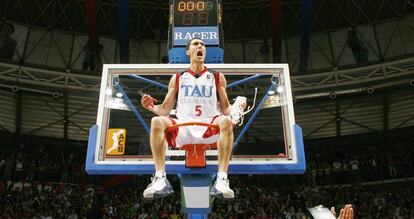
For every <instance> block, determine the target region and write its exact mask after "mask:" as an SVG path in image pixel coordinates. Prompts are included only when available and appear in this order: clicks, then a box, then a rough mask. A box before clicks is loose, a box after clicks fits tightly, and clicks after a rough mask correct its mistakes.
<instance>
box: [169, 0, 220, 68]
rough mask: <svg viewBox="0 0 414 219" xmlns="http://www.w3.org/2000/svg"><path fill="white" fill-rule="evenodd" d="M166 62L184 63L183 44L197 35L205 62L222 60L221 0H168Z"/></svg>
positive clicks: (185, 60)
mask: <svg viewBox="0 0 414 219" xmlns="http://www.w3.org/2000/svg"><path fill="white" fill-rule="evenodd" d="M168 37H169V40H168V44H169V45H168V47H169V54H168V56H169V62H170V63H186V62H188V58H187V57H186V56H185V45H186V43H187V41H188V40H190V39H192V38H194V37H198V38H200V39H202V40H203V41H204V43H205V45H206V47H207V56H206V63H222V62H223V50H222V49H221V47H222V44H223V43H222V41H223V37H222V6H221V0H170V18H169V34H168Z"/></svg>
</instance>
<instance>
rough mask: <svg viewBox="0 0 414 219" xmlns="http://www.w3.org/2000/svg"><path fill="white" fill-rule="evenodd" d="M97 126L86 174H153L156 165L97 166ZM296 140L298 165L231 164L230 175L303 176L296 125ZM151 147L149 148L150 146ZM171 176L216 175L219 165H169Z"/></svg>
mask: <svg viewBox="0 0 414 219" xmlns="http://www.w3.org/2000/svg"><path fill="white" fill-rule="evenodd" d="M97 131H98V127H97V125H94V126H92V127H91V129H90V130H89V140H88V150H87V153H86V166H85V169H86V172H87V173H88V174H153V173H154V171H155V170H154V164H152V163H151V164H139V163H138V164H99V165H97V164H95V162H94V157H95V146H96V133H97ZM294 131H295V133H294V136H295V140H296V150H297V157H298V162H297V163H294V164H292V163H287V164H257V165H252V164H231V165H230V166H229V171H228V173H229V174H303V173H304V172H305V170H306V161H305V152H304V147H303V138H302V129H301V128H300V126H299V125H297V124H294ZM148 147H149V146H148ZM166 171H167V173H169V174H214V173H216V172H217V165H207V166H206V168H202V169H201V168H200V169H190V168H186V167H185V165H184V164H167V165H166Z"/></svg>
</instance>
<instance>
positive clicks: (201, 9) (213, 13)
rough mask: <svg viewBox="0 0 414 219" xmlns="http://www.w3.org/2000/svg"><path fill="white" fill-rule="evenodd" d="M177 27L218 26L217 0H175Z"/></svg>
mask: <svg viewBox="0 0 414 219" xmlns="http://www.w3.org/2000/svg"><path fill="white" fill-rule="evenodd" d="M173 6H174V26H175V27H201V26H217V21H218V19H217V15H218V11H217V9H218V7H217V0H203V1H202V0H175V1H174V5H173Z"/></svg>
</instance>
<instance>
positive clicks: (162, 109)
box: [141, 75, 177, 116]
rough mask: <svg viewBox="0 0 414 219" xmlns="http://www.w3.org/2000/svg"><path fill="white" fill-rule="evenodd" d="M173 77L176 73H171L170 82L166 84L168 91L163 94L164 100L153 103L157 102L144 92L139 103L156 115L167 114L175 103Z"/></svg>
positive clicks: (175, 90)
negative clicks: (159, 102)
mask: <svg viewBox="0 0 414 219" xmlns="http://www.w3.org/2000/svg"><path fill="white" fill-rule="evenodd" d="M175 77H176V75H173V76H172V77H171V79H170V83H169V84H168V93H167V95H166V96H165V99H164V101H163V102H162V103H161V104H159V105H155V103H157V102H158V100H156V99H155V98H153V97H151V96H150V95H148V94H144V95H143V96H142V97H141V105H142V107H144V108H145V109H147V110H149V111H151V112H153V113H155V114H156V115H158V116H167V115H169V114H170V112H171V110H172V108H173V107H174V103H175V96H176V92H177V89H176V87H175V80H176V79H175Z"/></svg>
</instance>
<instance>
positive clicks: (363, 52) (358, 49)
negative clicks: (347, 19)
mask: <svg viewBox="0 0 414 219" xmlns="http://www.w3.org/2000/svg"><path fill="white" fill-rule="evenodd" d="M347 44H348V47H349V48H350V49H351V50H352V54H353V55H354V58H355V61H356V63H358V64H359V63H366V62H368V49H367V47H366V46H365V44H364V42H362V40H361V39H360V38H359V37H358V32H357V31H356V30H355V29H352V30H349V31H348V39H347Z"/></svg>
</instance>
